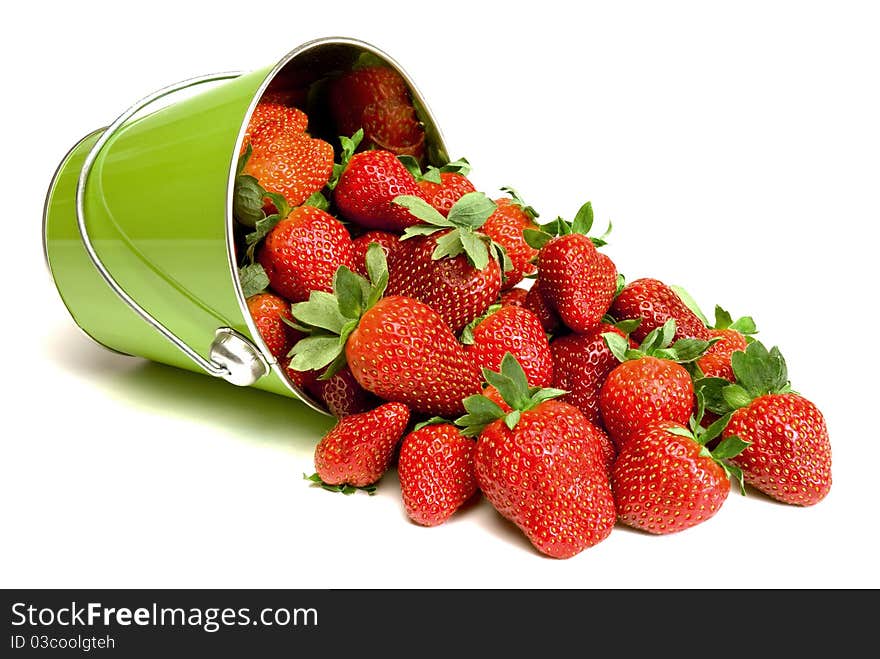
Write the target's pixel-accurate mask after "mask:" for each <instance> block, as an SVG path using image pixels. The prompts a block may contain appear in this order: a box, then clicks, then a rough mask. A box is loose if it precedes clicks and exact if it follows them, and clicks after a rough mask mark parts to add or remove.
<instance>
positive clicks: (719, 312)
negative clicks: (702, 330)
mask: <svg viewBox="0 0 880 659" xmlns="http://www.w3.org/2000/svg"><path fill="white" fill-rule="evenodd" d="M731 325H733V318H731V317H730V314H729V313H728V312H727V311H725V310H724V309H722V308H721V305H719V304H716V305H715V329H727V328H728V327H730V326H731Z"/></svg>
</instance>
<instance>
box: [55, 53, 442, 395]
mask: <svg viewBox="0 0 880 659" xmlns="http://www.w3.org/2000/svg"><path fill="white" fill-rule="evenodd" d="M363 53H370V54H371V55H372V56H375V57H378V58H379V59H381V60H383V61H384V62H385V63H386V64H387V65H388V66H390V67H392V68H394V69H395V70H397V71H398V72H399V73H400V74H401V76H402V77H403V79H404V80H405V81H406V82H407V84H408V85H409V87H410V91H411V94H412V100H413V104H414V105H415V107H416V110H417V112H418V114H419V119H420V120H421V121H422V123H423V124H424V125H425V136H426V146H427V159H428V161H429V162H430V163H432V164H435V165H441V164H443V163H444V162H446V161H447V160H448V158H447V155H446V148H445V145H444V143H443V139H442V136H441V135H440V132H439V130H438V128H437V124H436V121H435V120H434V118H433V116H432V115H431V112H430V110H429V109H428V106H427V104H426V103H425V101H424V99H423V98H422V96H421V94H420V93H419V91H418V89H417V88H416V87H415V85H414V84H413V83H412V80H411V79H410V78H409V76H408V75H407V74H406V72H405V71H403V69H402V68H401V67H400V66H399V65H398V64H397V63H396V62H395V61H394V60H393V59H391V58H390V57H389V56H388V55H386V54H385V53H383V52H382V51H380V50H378V49H377V48H375V47H374V46H371V45H369V44H367V43H364V42H361V41H357V40H354V39H348V38H326V39H319V40H315V41H311V42H308V43H305V44H303V45H301V46H299V47H298V48H296V49H295V50H293V51H291V52H290V53H289V54H287V55H286V56H285V57H283V58H282V59H281V60H280V61H279V62H278V63H277V64H275V65H273V66H270V67H267V68H265V69H260V70H257V71H253V72H251V73H244V74H239V73H222V74H215V75H207V76H202V77H199V78H194V79H191V80H186V81H183V82H180V83H177V84H175V85H171V86H169V87H166V88H165V89H162V90H160V91H158V92H155V93H153V94H151V95H149V96H147V97H145V98H144V99H142V100H141V101H139V102H138V103H136V104H135V105H133V106H132V107H131V108H129V109H128V110H127V111H126V112H124V113H123V114H122V115H120V117H119V118H118V119H117V120H116V121H114V122H113V123H112V124H110V125H109V126H108V127H107V128H104V129H101V130H97V131H95V132H93V133H91V134H90V135H88V136H86V137H85V138H83V139H82V140H81V141H80V142H79V143H78V144H77V145H76V146H74V147H73V149H72V150H71V151H70V152H69V153H68V154H67V156H66V157H65V158H64V160H63V161H62V162H61V164H60V166H59V167H58V170H57V172H56V173H55V176H54V177H53V179H52V182H51V184H50V187H49V192H48V195H47V198H46V206H45V210H44V215H43V241H44V248H45V255H46V260H47V263H48V266H49V271H50V273H51V275H52V278H53V279H54V281H55V285H56V287H57V288H58V292H59V294H60V295H61V298H62V299H63V301H64V304H65V305H66V306H67V309H68V311H69V312H70V315H71V316H72V317H73V319H74V321H75V322H76V324H77V325H78V326H79V327H80V328H82V329H83V330H84V331H85V333H86V334H88V335H89V336H90V337H91V338H92V339H94V340H95V341H97V342H98V343H100V344H101V345H103V346H105V347H107V348H110V349H112V350H115V351H117V352H120V353H123V354H127V355H135V356H139V357H144V358H146V359H150V360H153V361H156V362H162V363H165V364H170V365H173V366H177V367H180V368H184V369H188V370H191V371H196V372H201V373H207V374H209V375H212V376H215V377H221V378H224V379H225V380H227V381H229V382H231V383H233V384H236V385H241V386H254V387H257V388H259V389H264V390H266V391H271V392H274V393H277V394H281V395H284V396H289V397H294V398H298V399H300V400H302V401H304V402H305V403H306V404H308V405H309V406H311V407H313V408H314V409H317V410H319V411H322V412H323V411H325V410H324V409H323V407H322V406H321V405H320V404H319V403H318V402H317V401H315V400H314V399H312V398H310V397H309V395H308V394H307V393H305V392H302V391H300V390H298V389H297V388H296V386H294V385H293V384H292V383H291V382H290V381H289V380H288V378H287V377H286V376H285V374H284V371H283V369H282V368H281V366H280V365H279V364H278V363H276V360H275V359H274V358H273V357H272V355H271V353H270V352H269V349H268V348H267V346H266V344H265V343H264V341H263V340H262V338H261V337H260V334H259V331H258V330H257V328H256V325H255V324H254V322H253V321H252V319H251V317H250V314H249V313H248V310H247V305H246V303H245V298H244V295H243V294H242V289H241V286H240V284H239V280H238V275H237V267H236V257H235V246H234V243H233V217H232V195H233V186H234V182H235V175H236V171H235V170H236V164H237V160H238V154H239V151H240V149H241V145H242V140H243V138H244V132H245V128H246V127H247V124H248V121H249V119H250V116H251V113H252V112H253V110H254V108H255V106H256V105H257V103H258V102H259V100H260V98H261V97H262V95H263V93H264V92H265V91H266V90H267V89H273V90H274V89H276V88H279V87H281V88H283V87H284V86H285V85H288V86H289V85H297V86H298V87H300V88H303V87H305V88H309V89H312V90H313V91H314V90H317V92H316V93H320V88H321V86H320V82H321V81H322V80H325V79H327V78H328V77H330V76H332V75H335V74H337V73H339V72H342V71H345V70H348V69H349V68H351V66H352V65H353V63H354V62H355V61H356V60H357V59H358V58H359V57H360V56H361V55H362V54H363ZM209 83H212V84H209ZM202 86H204V89H200V87H202ZM191 88H195V91H196V92H197V93H195V94H194V95H190V96H189V97H187V98H179V99H178V100H177V101H174V95H179V93H180V92H181V91H182V90H185V89H191ZM166 97H168V98H166ZM160 99H165V101H166V102H167V101H168V100H171V101H172V102H171V103H168V104H167V105H165V106H164V107H161V108H159V109H156V104H157V102H158V101H160ZM151 109H152V110H153V111H150V110H151ZM328 130H329V129H328ZM317 136H319V137H322V138H324V139H326V140H328V141H335V140H336V136H335V135H332V134H330V135H317Z"/></svg>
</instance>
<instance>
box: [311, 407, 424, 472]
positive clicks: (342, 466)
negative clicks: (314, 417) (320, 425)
mask: <svg viewBox="0 0 880 659" xmlns="http://www.w3.org/2000/svg"><path fill="white" fill-rule="evenodd" d="M408 423H409V410H408V409H407V407H406V405H401V404H400V403H385V404H384V405H380V406H379V407H377V408H376V409H374V410H372V411H370V412H364V413H362V414H352V415H351V416H347V417H345V418H344V419H342V420H340V421H339V423H337V424H336V425H335V426H334V427H333V429H332V430H331V431H330V432H329V433H327V434H326V435H325V436H324V438H323V439H322V440H321V441H320V442H319V443H318V445H317V446H316V447H315V470H316V471H317V473H318V476H319V477H320V479H321V480H322V481H323V482H324V483H326V484H327V485H342V484H347V485H353V486H354V487H366V486H368V485H372V484H373V483H375V482H376V481H378V480H379V479H380V478H382V475H383V474H384V473H385V472H386V471H387V470H388V466H389V465H390V464H391V459H392V458H393V457H394V449H395V448H396V447H397V442H398V441H400V438H401V437H402V436H403V432H404V430H406V426H407V424H408Z"/></svg>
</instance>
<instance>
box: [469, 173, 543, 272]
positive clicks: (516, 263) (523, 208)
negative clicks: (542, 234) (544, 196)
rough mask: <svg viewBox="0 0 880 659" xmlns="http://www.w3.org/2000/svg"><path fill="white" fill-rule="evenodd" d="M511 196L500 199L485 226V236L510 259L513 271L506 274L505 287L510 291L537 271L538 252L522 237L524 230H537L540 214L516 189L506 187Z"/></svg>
mask: <svg viewBox="0 0 880 659" xmlns="http://www.w3.org/2000/svg"><path fill="white" fill-rule="evenodd" d="M503 190H505V191H506V192H508V194H510V195H511V198H510V199H497V200H496V201H495V203H496V204H497V206H498V208H497V209H496V210H495V212H494V213H492V215H490V216H489V219H488V220H486V224H484V225H483V233H485V234H486V235H487V236H489V237H490V238H491V239H492V240H494V241H495V242H496V243H498V244H499V245H501V246H502V247H503V248H504V250H505V251H506V252H507V256H508V257H510V261H511V263H512V264H513V268H512V269H511V270H509V271H508V272H506V273H505V279H504V288H505V289H507V288H511V287H513V286H515V285H516V284H518V283H519V282H520V281H522V279H523V277H524V276H526V275H533V274H534V273H535V271H536V270H537V268H536V266H535V260H536V258H537V256H538V250H536V249H535V248H534V247H531V246H530V245H529V244H528V243H527V242H526V240H525V238H524V236H523V230H525V229H533V230H535V229H537V228H538V225H537V224H535V218H536V217H538V213H536V212H535V209H534V208H532V207H531V206H527V205H526V204H525V202H524V201H523V200H522V199H521V198H520V196H519V195H518V194H517V193H516V191H515V190H514V189H513V188H503Z"/></svg>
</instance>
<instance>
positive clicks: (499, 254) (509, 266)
mask: <svg viewBox="0 0 880 659" xmlns="http://www.w3.org/2000/svg"><path fill="white" fill-rule="evenodd" d="M489 251H490V252H491V254H492V258H493V259H495V260H496V261H498V265H499V266H501V276H502V279H503V281H507V279H508V278H507V274H506V273H508V272H510V271H511V270H513V261H511V260H510V257H509V256H508V255H507V250H506V249H504V247H503V246H502V245H499V244H498V243H496V242H495V241H494V240H493V241H491V242H490V243H489Z"/></svg>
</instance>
